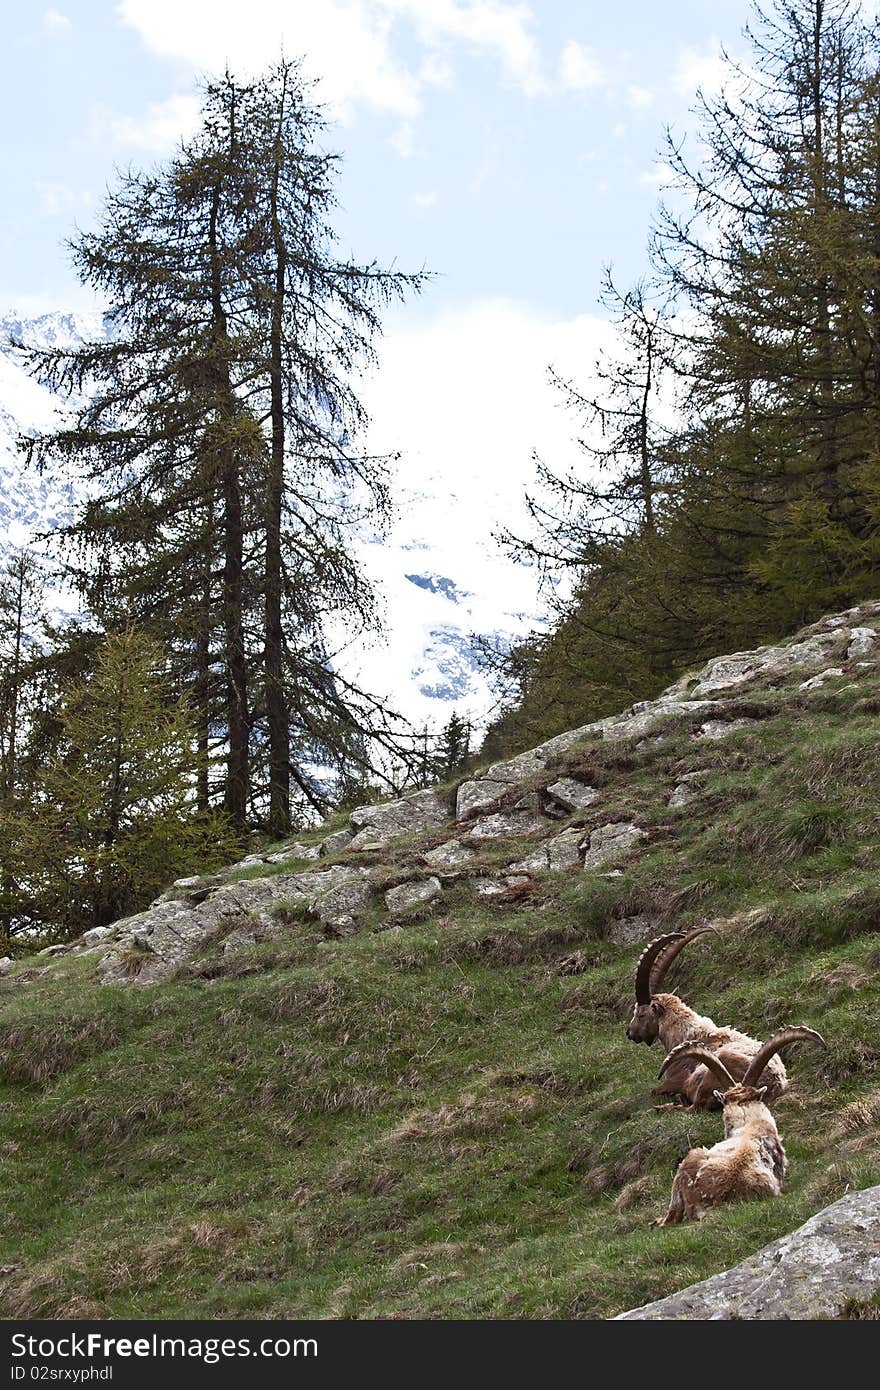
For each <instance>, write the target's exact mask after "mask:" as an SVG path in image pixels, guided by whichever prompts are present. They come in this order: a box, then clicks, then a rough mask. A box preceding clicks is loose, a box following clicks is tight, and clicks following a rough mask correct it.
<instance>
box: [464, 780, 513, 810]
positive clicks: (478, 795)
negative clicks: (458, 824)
mask: <svg viewBox="0 0 880 1390" xmlns="http://www.w3.org/2000/svg"><path fill="white" fill-rule="evenodd" d="M507 790H508V787H507V783H506V782H491V781H489V780H488V778H485V777H481V778H479V779H478V780H477V781H474V782H462V784H461V786H460V787H459V789H458V792H457V793H456V797H455V816H456V819H457V820H470V819H471V817H472V816H477V815H479V814H480V812H481V811H485V810H486V808H487V807H488V806H494V805H495V802H496V801H497V800H498V798H499V796H503V795H504V793H505V792H506V791H507Z"/></svg>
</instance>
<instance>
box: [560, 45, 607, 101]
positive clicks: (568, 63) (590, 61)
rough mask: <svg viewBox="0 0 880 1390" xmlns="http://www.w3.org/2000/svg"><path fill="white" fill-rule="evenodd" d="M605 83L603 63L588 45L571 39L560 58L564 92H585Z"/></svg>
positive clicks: (561, 85)
mask: <svg viewBox="0 0 880 1390" xmlns="http://www.w3.org/2000/svg"><path fill="white" fill-rule="evenodd" d="M604 83H605V73H604V70H603V68H602V65H601V63H600V62H599V60H598V58H597V57H596V55H595V53H594V52H593V50H592V48H590V47H589V45H588V44H584V43H578V42H577V40H576V39H569V40H568V42H567V43H566V45H565V47H564V48H563V50H562V53H561V55H560V58H559V85H560V87H561V88H562V90H563V91H564V92H585V91H590V90H592V89H594V88H596V87H601V86H603V85H604Z"/></svg>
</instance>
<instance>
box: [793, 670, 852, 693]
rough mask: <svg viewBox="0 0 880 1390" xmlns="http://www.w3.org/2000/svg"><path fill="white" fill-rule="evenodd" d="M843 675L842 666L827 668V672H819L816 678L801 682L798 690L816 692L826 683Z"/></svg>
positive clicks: (811, 677)
mask: <svg viewBox="0 0 880 1390" xmlns="http://www.w3.org/2000/svg"><path fill="white" fill-rule="evenodd" d="M845 674H846V672H845V671H844V670H843V667H842V666H829V667H828V669H827V670H825V671H820V672H819V674H818V676H810V677H809V679H808V680H805V681H801V683H800V685H799V686H798V690H818V689H819V687H820V686H822V685H824V684H825V682H826V681H830V680H833V679H834V678H835V677H836V676H843V675H845Z"/></svg>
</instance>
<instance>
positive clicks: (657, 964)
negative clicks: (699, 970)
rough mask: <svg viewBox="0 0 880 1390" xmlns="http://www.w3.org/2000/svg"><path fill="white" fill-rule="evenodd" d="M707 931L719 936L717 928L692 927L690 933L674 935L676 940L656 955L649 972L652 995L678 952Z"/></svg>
mask: <svg viewBox="0 0 880 1390" xmlns="http://www.w3.org/2000/svg"><path fill="white" fill-rule="evenodd" d="M707 931H710V932H714V933H715V935H716V936H720V935H721V933H720V932H719V930H718V928H717V927H694V928H693V930H691V931H687V932H677V933H676V936H677V938H678V939H677V940H675V941H671V942H670V943H669V946H668V948H667V949H666V950H664V951H663V953H662V954H661V955H658V956H657V957H656V959H655V961H654V968H653V970H652V971H651V975H650V981H649V985H648V988H649V989H650V991H651V993H652V994H656V993H657V991H658V990H659V988H660V986H661V984H662V983H663V977H664V975H665V974H666V972H667V970H668V969H669V967H670V965H671V964H672V962H673V961H674V960H675V957H676V956H677V955H678V954H679V952H681V951H683V950H684V948H685V946H687V944H688V942H689V941H693V940H695V938H696V937H698V936H702V935H703V933H704V932H707Z"/></svg>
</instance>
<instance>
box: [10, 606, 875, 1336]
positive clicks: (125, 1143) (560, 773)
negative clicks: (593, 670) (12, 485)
mask: <svg viewBox="0 0 880 1390" xmlns="http://www.w3.org/2000/svg"><path fill="white" fill-rule="evenodd" d="M878 634H880V603H875V604H867V605H863V606H862V607H860V608H858V609H853V610H851V611H850V612H847V613H843V614H836V615H833V616H830V617H827V618H824V619H822V620H821V621H820V622H817V623H815V624H813V625H812V626H811V627H809V628H806V629H805V630H803V631H802V632H800V633H798V634H796V635H795V636H794V637H792V638H791V639H790V640H789V641H787V642H785V643H782V644H781V645H779V646H776V647H765V648H760V649H758V650H757V651H753V652H744V653H736V654H734V655H732V656H727V657H722V658H719V659H717V660H713V661H710V662H709V663H708V664H707V665H706V666H705V667H704V668H703V669H702V670H701V671H699V672H694V673H691V674H690V675H687V676H684V677H682V678H681V679H680V680H679V681H677V682H676V684H675V685H674V686H673V687H671V688H670V689H669V690H668V691H666V692H664V694H663V695H662V696H661V697H660V698H659V699H658V700H656V701H653V702H650V703H647V704H641V705H636V706H634V707H632V708H631V709H629V710H627V711H626V712H624V713H623V714H621V715H619V716H616V717H613V718H609V719H604V720H601V721H599V722H597V723H595V724H591V725H588V726H586V727H585V728H581V729H576V730H573V731H571V732H570V733H567V734H564V735H561V736H559V737H557V738H554V739H551V740H550V741H549V742H547V743H545V744H543V745H541V746H540V747H538V748H535V749H532V750H530V751H528V752H526V753H523V754H521V755H519V756H518V757H515V758H512V759H510V760H509V761H506V762H503V763H498V764H495V765H493V766H491V767H488V768H486V769H484V770H483V771H481V772H480V773H478V774H476V775H474V776H472V777H471V778H470V780H468V781H466V782H464V783H462V784H461V785H458V786H453V787H446V788H437V789H434V790H430V791H425V792H419V793H416V794H414V795H412V796H409V797H405V798H404V799H403V800H401V801H397V802H392V803H384V804H379V805H375V806H368V807H362V808H360V809H359V810H357V811H355V812H354V813H353V814H352V815H351V817H350V820H349V821H348V823H346V824H344V825H343V824H341V823H336V824H331V825H328V826H326V827H323V828H322V829H321V830H319V831H315V832H310V833H308V834H303V835H302V836H300V837H299V838H298V839H297V840H295V841H291V842H289V843H286V844H283V845H276V846H270V847H267V848H265V849H263V850H261V851H260V852H259V853H254V854H252V855H251V856H249V857H248V858H247V859H245V860H244V861H243V862H242V863H240V864H237V865H235V866H233V867H231V868H230V869H228V870H226V871H224V872H223V873H221V874H218V875H214V876H212V877H210V878H194V879H188V880H184V881H180V882H178V883H175V884H174V885H172V886H171V887H170V888H169V890H168V891H167V892H166V893H165V894H164V895H163V896H162V897H161V898H160V899H159V900H158V901H157V902H156V903H154V904H153V905H152V906H151V907H150V908H149V909H148V910H147V911H145V912H143V913H141V914H139V915H138V916H137V917H133V918H130V919H128V920H127V921H124V922H120V923H117V924H116V925H115V926H113V927H110V928H98V929H96V930H94V931H92V932H89V933H87V934H86V936H85V937H83V938H82V940H81V941H79V942H77V943H74V944H73V945H59V946H53V947H50V948H48V950H47V951H44V952H42V953H41V954H40V955H38V956H35V957H30V958H29V959H22V960H19V961H16V962H12V963H7V964H6V965H5V967H4V968H5V970H6V973H5V976H4V978H3V979H2V981H0V994H2V996H3V998H2V1006H3V1007H2V1015H0V1075H2V1095H0V1104H2V1107H3V1110H2V1114H3V1124H4V1130H5V1133H4V1134H3V1136H2V1140H0V1142H2V1143H3V1148H4V1154H5V1156H6V1159H7V1169H8V1172H7V1177H6V1186H7V1192H8V1194H9V1195H10V1197H11V1199H12V1200H11V1201H10V1202H9V1203H8V1205H7V1209H6V1212H5V1213H4V1214H3V1216H2V1222H3V1249H2V1251H0V1264H2V1267H3V1271H4V1272H3V1273H2V1275H0V1308H2V1311H3V1313H4V1314H5V1315H7V1316H10V1315H13V1316H19V1315H24V1314H27V1315H31V1316H58V1315H64V1316H79V1317H83V1316H97V1315H98V1314H103V1315H105V1316H130V1317H140V1316H142V1317H149V1316H174V1315H179V1316H212V1315H218V1316H222V1315H226V1316H236V1315H237V1316H251V1315H253V1316H283V1315H290V1316H297V1315H304V1316H309V1315H317V1316H329V1317H334V1316H346V1317H347V1316H355V1317H357V1316H379V1315H386V1316H387V1315H392V1316H403V1317H408V1316H409V1317H418V1316H431V1317H471V1316H496V1317H569V1316H575V1317H597V1316H603V1317H604V1316H609V1315H614V1314H618V1313H621V1312H623V1311H624V1310H626V1309H628V1308H632V1307H634V1306H636V1305H639V1304H645V1303H648V1302H649V1301H651V1300H654V1299H659V1298H662V1297H664V1296H666V1295H669V1294H671V1293H673V1292H674V1291H675V1290H678V1289H682V1288H683V1287H684V1286H686V1285H689V1284H692V1283H693V1282H694V1281H695V1280H698V1279H703V1278H705V1277H707V1276H710V1275H713V1274H714V1273H715V1272H716V1271H718V1270H720V1269H724V1268H726V1267H727V1266H728V1265H730V1264H732V1263H734V1262H735V1261H736V1260H739V1259H741V1258H743V1257H744V1256H748V1255H749V1254H751V1253H752V1252H754V1251H756V1250H757V1249H758V1248H759V1247H761V1246H763V1245H765V1244H766V1242H767V1241H768V1240H771V1239H774V1238H776V1237H779V1236H781V1235H783V1234H784V1233H786V1232H788V1231H791V1230H793V1229H794V1228H795V1227H796V1226H798V1225H799V1224H800V1223H801V1222H803V1221H804V1220H805V1219H807V1218H808V1217H810V1216H812V1215H813V1214H814V1213H816V1212H818V1211H819V1210H820V1209H822V1208H823V1207H824V1206H825V1205H826V1204H827V1203H828V1202H830V1201H832V1200H833V1199H835V1198H837V1197H839V1196H841V1195H842V1194H844V1193H845V1192H847V1191H848V1190H851V1189H853V1188H864V1187H866V1186H867V1185H869V1184H871V1183H878V1182H880V1155H878V1153H877V1140H878V1137H880V1080H878V1075H877V1073H878V1070H880V1010H878V1007H877V1005H878V999H880V990H878V984H880V941H878V937H877V930H878V923H880V872H878V869H877V864H878V862H880V853H878V852H880V738H878V732H880V723H878V713H880V635H878ZM704 921H712V922H713V923H714V924H715V925H716V927H717V928H718V931H719V937H718V939H717V940H716V939H715V938H708V937H707V938H703V939H702V940H701V942H700V943H699V945H695V946H694V947H692V948H691V951H690V954H689V955H687V956H686V957H683V958H682V960H681V967H680V969H681V973H680V976H679V979H678V981H677V983H678V985H679V986H680V989H681V992H682V993H683V994H684V995H685V997H686V998H687V999H688V1000H689V1001H690V1002H692V1003H693V1004H694V1005H695V1006H696V1007H698V1008H699V1009H700V1010H701V1012H704V1013H709V1014H711V1015H712V1016H713V1017H715V1018H716V1020H717V1021H718V1022H719V1023H729V1024H735V1025H736V1026H738V1027H742V1028H745V1029H747V1030H748V1031H749V1032H751V1033H753V1034H755V1035H759V1036H766V1035H767V1034H768V1033H769V1032H771V1031H773V1030H774V1029H775V1028H777V1027H778V1026H780V1025H781V1024H783V1023H786V1022H798V1023H808V1024H810V1025H812V1026H815V1027H818V1028H820V1029H821V1031H822V1032H823V1033H824V1034H825V1036H826V1037H827V1038H828V1040H829V1044H830V1045H829V1048H828V1050H827V1052H825V1053H822V1054H821V1055H819V1054H817V1053H815V1052H813V1051H810V1054H809V1055H808V1050H807V1049H805V1050H804V1052H803V1054H802V1055H798V1056H794V1057H793V1058H792V1059H791V1067H790V1069H791V1072H792V1076H793V1084H792V1086H791V1088H790V1090H789V1092H788V1093H787V1094H786V1096H784V1097H783V1098H782V1100H781V1101H779V1102H778V1104H777V1107H776V1110H777V1116H778V1120H779V1125H780V1129H781V1131H782V1133H783V1135H784V1138H785V1141H786V1146H787V1149H788V1152H789V1157H790V1160H791V1173H790V1178H789V1183H788V1189H787V1192H786V1194H785V1195H784V1196H783V1197H782V1198H780V1199H778V1200H776V1201H768V1202H763V1203H755V1204H748V1203H747V1204H740V1205H737V1206H731V1207H729V1208H727V1209H724V1210H721V1211H719V1212H717V1213H714V1214H713V1215H711V1216H710V1217H708V1218H707V1219H706V1220H705V1221H704V1222H702V1223H701V1224H700V1225H699V1226H698V1227H683V1228H668V1229H663V1230H652V1229H651V1228H650V1222H651V1220H652V1219H653V1218H654V1217H655V1216H657V1215H658V1214H660V1213H661V1212H662V1210H663V1209H664V1205H665V1203H664V1198H665V1196H666V1195H667V1194H668V1189H669V1183H670V1179H671V1174H672V1171H673V1169H674V1167H675V1164H676V1163H677V1161H678V1159H679V1158H680V1157H681V1156H682V1155H683V1153H684V1152H685V1151H686V1150H687V1149H688V1148H689V1147H690V1146H691V1145H692V1144H693V1143H700V1142H710V1143H711V1142H714V1140H715V1139H717V1138H718V1137H719V1136H720V1132H721V1131H720V1120H719V1118H718V1116H717V1115H687V1114H657V1113H656V1112H655V1111H654V1110H653V1108H652V1103H651V1098H650V1089H651V1086H652V1084H653V1079H654V1077H655V1075H656V1070H657V1067H658V1066H659V1062H660V1060H661V1059H660V1057H659V1056H657V1055H656V1049H655V1051H654V1052H649V1051H648V1050H647V1049H645V1048H637V1047H635V1046H633V1045H632V1044H629V1043H628V1042H627V1040H626V1037H625V1025H626V1022H627V1020H628V1016H629V1013H630V1011H631V1006H632V973H633V966H634V963H635V959H636V957H637V955H638V951H639V948H640V943H642V942H643V941H644V940H645V939H646V938H647V937H649V936H651V935H653V934H655V933H656V932H657V931H658V930H665V929H669V928H672V927H678V926H681V925H691V924H694V923H697V922H704ZM146 986H149V988H146ZM798 1315H800V1316H802V1315H803V1314H798Z"/></svg>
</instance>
